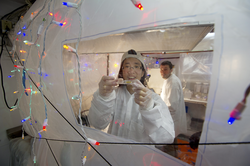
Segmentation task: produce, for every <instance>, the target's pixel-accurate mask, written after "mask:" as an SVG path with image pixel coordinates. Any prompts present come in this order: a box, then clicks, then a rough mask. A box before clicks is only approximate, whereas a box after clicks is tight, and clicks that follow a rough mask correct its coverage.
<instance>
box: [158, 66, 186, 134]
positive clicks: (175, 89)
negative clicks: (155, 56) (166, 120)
mask: <svg viewBox="0 0 250 166" xmlns="http://www.w3.org/2000/svg"><path fill="white" fill-rule="evenodd" d="M172 71H173V64H172V63H171V62H170V61H164V62H162V63H161V66H160V72H161V76H162V78H163V79H165V80H164V82H163V86H162V92H161V98H162V100H163V101H164V102H165V103H166V104H167V106H168V108H169V111H170V113H171V115H172V118H173V121H174V127H175V137H177V136H178V135H179V134H186V132H187V120H186V110H185V102H184V97H183V91H182V86H181V81H180V79H179V78H178V77H177V76H176V75H175V74H173V73H172Z"/></svg>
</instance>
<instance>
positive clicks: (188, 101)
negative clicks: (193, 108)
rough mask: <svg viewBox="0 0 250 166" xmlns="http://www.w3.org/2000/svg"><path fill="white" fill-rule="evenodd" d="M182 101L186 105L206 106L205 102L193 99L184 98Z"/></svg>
mask: <svg viewBox="0 0 250 166" xmlns="http://www.w3.org/2000/svg"><path fill="white" fill-rule="evenodd" d="M184 101H185V102H187V103H194V104H204V105H207V101H203V100H195V99H187V98H184Z"/></svg>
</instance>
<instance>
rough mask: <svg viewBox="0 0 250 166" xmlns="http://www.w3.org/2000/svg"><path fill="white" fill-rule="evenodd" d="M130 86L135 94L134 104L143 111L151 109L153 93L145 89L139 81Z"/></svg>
mask: <svg viewBox="0 0 250 166" xmlns="http://www.w3.org/2000/svg"><path fill="white" fill-rule="evenodd" d="M132 86H133V90H134V92H135V94H134V95H135V103H137V104H138V105H139V106H140V107H141V108H142V109H145V110H148V109H151V108H153V105H154V102H153V100H152V94H153V92H152V91H151V90H149V89H148V88H146V87H145V86H144V85H143V84H142V83H141V82H140V81H139V80H135V81H133V82H132Z"/></svg>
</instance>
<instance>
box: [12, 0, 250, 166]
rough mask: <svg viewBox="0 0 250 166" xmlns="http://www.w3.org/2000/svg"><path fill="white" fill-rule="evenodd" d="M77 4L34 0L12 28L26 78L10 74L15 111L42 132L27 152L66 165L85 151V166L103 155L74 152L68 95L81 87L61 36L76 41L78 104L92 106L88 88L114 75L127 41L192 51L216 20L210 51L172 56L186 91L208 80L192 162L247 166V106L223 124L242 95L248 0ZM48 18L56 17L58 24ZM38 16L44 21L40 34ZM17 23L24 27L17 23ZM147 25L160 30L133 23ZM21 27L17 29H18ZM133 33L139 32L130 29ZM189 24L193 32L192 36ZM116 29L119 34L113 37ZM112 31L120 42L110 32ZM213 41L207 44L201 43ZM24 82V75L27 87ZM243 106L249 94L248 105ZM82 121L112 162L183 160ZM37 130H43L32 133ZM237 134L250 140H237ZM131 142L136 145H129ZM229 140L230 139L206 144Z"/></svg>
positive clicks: (74, 106) (146, 48)
mask: <svg viewBox="0 0 250 166" xmlns="http://www.w3.org/2000/svg"><path fill="white" fill-rule="evenodd" d="M80 2H82V3H81V6H80V7H79V8H78V9H75V8H67V7H66V6H64V5H62V1H61V0H59V1H55V0H37V1H36V2H35V3H34V5H33V6H32V7H31V8H30V10H29V11H28V12H27V13H26V15H25V16H24V17H23V19H20V20H19V22H18V23H17V24H16V25H15V28H14V30H13V33H11V34H10V38H11V40H12V42H13V45H14V47H13V48H16V49H15V50H16V54H15V56H13V58H15V60H17V61H15V65H25V69H26V71H27V72H26V73H25V74H26V76H25V77H26V78H25V77H24V79H22V77H23V69H20V72H16V73H15V75H16V76H17V80H18V82H17V84H18V85H17V87H16V88H15V90H18V91H19V94H18V97H19V99H20V100H19V105H18V109H17V110H15V111H19V112H20V115H21V117H22V119H26V118H27V117H29V116H30V118H28V119H27V120H26V122H24V129H25V131H26V132H27V133H28V134H29V135H30V136H32V137H36V138H37V139H38V138H39V137H40V135H39V134H38V133H40V134H41V137H42V138H41V140H40V141H36V142H35V143H34V149H33V148H32V147H28V148H26V149H28V150H29V151H30V153H31V154H32V151H33V150H34V152H35V154H36V156H37V163H40V165H57V163H56V161H59V162H66V161H63V160H62V159H64V158H63V157H64V156H61V155H62V152H63V153H65V155H66V156H67V157H70V160H67V161H70V164H69V163H67V162H66V165H67V164H69V165H74V164H76V165H80V163H81V154H82V153H84V154H86V155H87V157H89V158H87V161H86V165H104V163H106V162H104V161H102V159H101V157H100V155H99V154H98V153H97V152H94V151H91V152H88V151H87V150H86V149H85V150H81V148H82V147H83V146H82V145H79V144H83V143H84V138H83V136H84V133H83V131H82V129H81V126H80V125H79V123H78V119H77V118H76V115H77V112H78V111H77V110H78V108H79V106H78V105H79V101H77V100H76V101H72V97H74V96H75V95H77V94H79V82H78V79H79V75H78V64H77V59H76V55H75V54H74V53H70V52H67V51H66V50H65V49H64V48H63V45H64V44H67V43H71V46H72V47H74V48H75V49H76V46H78V50H77V53H78V55H79V60H80V61H79V62H80V71H81V73H80V78H81V81H82V82H81V84H80V85H81V86H82V92H84V93H83V94H82V96H83V99H82V101H83V105H82V111H85V110H88V108H89V107H90V103H91V98H92V95H93V92H94V91H96V89H97V88H98V82H99V81H100V78H101V77H102V75H113V76H114V77H117V73H118V70H119V67H120V65H121V64H118V63H120V62H119V60H120V58H121V55H122V54H123V53H124V52H125V51H128V50H129V49H134V50H136V51H141V52H145V53H147V52H151V53H154V52H158V53H159V52H160V53H161V52H164V51H171V52H176V51H180V50H182V51H183V50H193V49H194V47H195V46H196V45H197V44H199V42H200V41H201V40H202V39H203V38H204V37H205V36H206V35H207V33H208V32H210V31H211V30H212V28H213V26H214V27H215V36H214V46H213V49H214V51H213V55H212V56H211V55H210V54H211V53H206V54H204V55H203V54H188V56H187V55H182V56H181V57H180V59H179V60H180V61H182V63H179V67H180V69H178V71H179V73H180V75H179V76H181V75H182V76H183V77H181V80H182V81H186V86H184V87H185V89H186V88H190V89H189V90H191V91H192V88H193V90H194V85H190V86H188V82H187V81H190V82H192V83H196V82H201V83H205V82H209V80H210V82H209V84H210V85H209V93H208V96H207V108H206V112H205V118H204V120H205V121H204V124H203V128H202V134H201V137H200V139H199V142H200V143H204V145H200V146H199V150H198V153H197V159H196V162H195V163H193V165H197V166H200V165H202V166H213V165H230V164H231V165H249V160H248V157H247V154H249V152H250V150H249V141H250V139H249V135H250V132H249V130H248V128H247V127H246V126H248V124H249V117H250V112H249V109H248V107H247V108H246V109H245V111H244V112H243V113H242V119H241V120H237V121H235V122H234V124H233V125H228V123H227V120H228V118H229V113H230V111H231V110H233V109H234V107H235V105H236V104H237V103H238V102H240V101H241V100H242V97H243V95H244V92H245V89H246V87H247V86H248V85H249V82H250V79H249V77H247V76H248V75H249V70H250V66H249V61H250V59H249V58H250V56H249V52H250V50H249V49H250V47H249V45H250V41H249V38H250V34H249V22H250V17H249V9H250V3H249V1H228V0H210V1H205V0H201V1H183V0H176V1H163V0H162V1H151V0H143V1H141V3H142V5H143V7H144V10H143V11H141V10H139V9H138V8H136V7H135V6H134V4H133V3H132V2H131V1H130V0H124V1H119V3H115V2H114V1H113V0H105V1H98V2H97V1H81V0H79V1H76V2H75V3H80ZM50 12H52V14H53V16H51V15H50V14H49V13H50ZM32 13H33V14H34V17H33V16H32ZM44 18H45V20H44ZM53 21H57V22H60V23H61V24H62V26H60V24H59V26H58V25H57V24H55V22H53ZM41 24H43V26H44V28H43V30H42V31H41V33H40V34H39V35H38V34H37V32H38V28H39V26H40V25H41ZM191 25H192V26H191ZM201 25H209V28H206V27H205V28H204V27H203V28H202V29H199V28H200V27H201ZM211 25H212V26H211ZM24 26H26V28H27V29H23V27H24ZM162 26H163V27H164V26H166V27H167V28H166V30H165V32H161V31H160V30H161V28H162ZM174 26H175V27H176V26H179V27H177V28H173V29H174V30H173V33H172V32H171V31H168V30H169V28H170V30H172V29H171V28H172V27H174ZM190 26H191V28H189V27H190ZM157 27H159V28H157ZM198 27H199V28H198ZM192 28H194V29H192ZM197 28H198V29H197ZM159 29H160V30H159ZM144 30H147V31H148V30H157V31H155V32H142V34H140V33H141V32H140V31H144ZM182 30H184V31H182ZM185 30H187V31H185ZM19 31H21V34H18V32H19ZM133 32H135V33H133ZM138 32H139V34H140V35H139V36H136V34H137V33H138ZM195 32H198V34H194V33H195ZM24 33H25V35H24ZM122 33H124V35H123V36H121V35H120V36H119V35H116V34H122ZM145 34H147V35H145ZM148 34H149V35H148ZM162 34H164V35H162ZM114 38H115V39H117V40H113V39H114ZM106 39H111V40H106ZM158 39H160V40H158ZM189 39H190V40H189ZM25 40H27V41H31V42H36V44H38V45H39V46H38V45H31V46H29V45H26V44H25V43H24V41H25ZM78 41H79V43H78ZM72 43H73V44H72ZM210 49H211V47H210V46H208V47H207V48H202V49H201V50H210ZM97 54H98V55H97ZM113 56H114V57H113ZM108 57H109V60H108ZM22 59H25V62H24V63H21V61H22ZM154 60H156V59H154ZM109 61H110V62H109ZM108 62H109V63H108ZM152 63H153V62H152ZM181 64H183V65H182V66H181ZM211 64H212V68H211ZM84 67H85V68H84ZM176 67H177V66H176ZM86 69H87V71H86ZM88 69H89V70H88ZM96 69H97V70H96ZM84 70H85V71H84ZM176 72H177V68H176ZM28 75H29V77H30V78H31V80H29V78H28ZM23 80H26V82H25V84H26V87H24V84H23ZM71 80H72V81H71ZM197 85H198V86H197ZM197 85H196V86H195V87H196V88H195V89H198V90H199V89H200V90H202V87H200V86H199V85H200V84H197ZM30 86H31V89H32V91H39V89H38V87H40V88H41V90H40V91H39V92H40V93H37V94H35V93H34V94H32V100H31V98H30V97H31V95H30V94H29V95H28V96H27V95H26V94H24V93H22V92H25V89H26V88H29V87H30ZM198 90H197V92H198ZM32 91H31V92H32ZM27 93H29V91H28V92H27ZM21 94H22V96H21ZM198 96H199V94H198ZM249 104H250V103H249V100H247V103H246V105H249ZM46 110H47V112H46ZM46 117H47V118H48V123H47V125H45V126H46V131H44V130H42V129H43V126H44V124H46V123H44V122H46V121H45V119H46ZM22 119H20V120H22ZM83 128H84V130H85V132H86V136H87V137H88V138H92V139H95V140H97V141H99V142H100V143H101V145H100V146H98V147H97V146H96V145H95V146H94V147H96V149H97V150H98V152H99V153H100V154H102V155H103V156H104V157H105V158H106V159H107V160H108V161H110V163H111V164H110V165H123V163H125V164H124V165H173V166H175V165H189V164H187V163H184V162H182V161H181V160H179V159H178V158H173V157H171V156H169V155H168V154H165V153H163V152H161V151H160V150H157V149H156V148H154V147H153V146H151V147H148V146H146V145H145V146H144V145H139V144H138V143H135V142H134V141H132V140H126V139H124V138H119V137H116V136H113V135H109V134H107V133H105V132H102V131H99V130H95V129H93V128H89V127H83ZM41 130H42V132H39V131H41ZM52 139H53V140H52ZM53 141H54V142H53ZM56 141H58V142H56ZM69 141H75V142H74V143H69ZM77 141H80V143H79V144H78V143H77ZM243 141H244V142H248V143H245V144H244V145H239V144H238V143H239V142H240V143H241V142H243ZM64 142H67V143H64ZM131 142H132V143H135V144H133V145H132V144H129V145H127V144H128V143H131ZM227 142H233V144H222V145H209V144H207V145H206V143H227ZM102 143H103V144H102ZM114 143H118V144H114ZM123 143H124V144H126V145H123ZM187 143H188V140H187ZM146 144H147V143H146ZM179 146H181V145H179ZM65 149H66V150H65ZM75 149H76V150H75ZM68 154H70V156H68ZM132 154H133V155H132ZM92 155H93V157H92V158H91V156H92ZM55 156H57V157H55ZM218 156H220V158H218ZM229 156H230V157H229ZM55 158H58V159H57V160H55ZM31 159H33V156H32V155H31ZM59 159H60V160H59ZM221 159H222V160H221ZM76 160H77V161H76ZM59 162H58V165H60V163H59ZM61 164H62V163H61Z"/></svg>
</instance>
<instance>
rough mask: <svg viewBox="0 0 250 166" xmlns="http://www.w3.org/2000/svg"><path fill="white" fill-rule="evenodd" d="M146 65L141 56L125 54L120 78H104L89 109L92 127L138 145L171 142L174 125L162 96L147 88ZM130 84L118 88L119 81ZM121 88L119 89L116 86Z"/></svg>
mask: <svg viewBox="0 0 250 166" xmlns="http://www.w3.org/2000/svg"><path fill="white" fill-rule="evenodd" d="M146 69H147V68H146V65H145V63H144V61H143V57H142V56H141V54H140V53H137V52H136V51H134V50H129V51H128V52H125V53H124V54H123V56H122V59H121V67H120V71H119V75H118V79H119V80H118V79H115V78H114V77H112V76H103V77H102V79H101V81H100V82H99V89H98V90H97V91H96V92H95V93H94V95H93V100H92V102H91V108H90V110H89V121H90V125H91V126H93V127H95V128H97V129H100V130H102V129H104V128H106V127H107V126H108V125H109V124H110V125H109V128H108V133H110V134H113V135H116V136H120V137H123V138H126V139H131V140H134V141H137V142H154V143H172V142H173V140H174V136H175V133H174V123H173V120H172V117H171V115H170V112H169V110H168V107H167V106H166V104H165V103H164V101H163V100H162V99H161V98H160V96H159V95H157V94H155V93H154V92H152V91H151V90H149V89H148V88H146V87H145V84H144V83H145V78H146V76H147V72H146ZM121 79H122V82H123V81H125V80H126V81H127V83H128V84H124V85H121V84H120V85H119V86H118V82H119V81H121ZM117 86H118V87H117Z"/></svg>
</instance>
